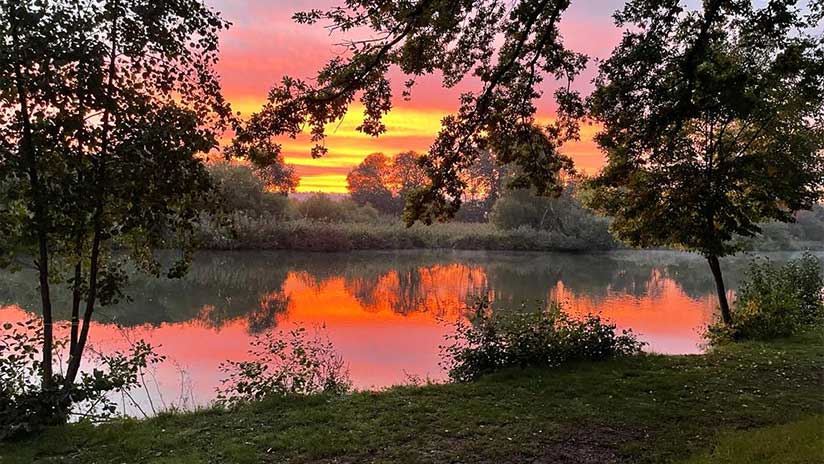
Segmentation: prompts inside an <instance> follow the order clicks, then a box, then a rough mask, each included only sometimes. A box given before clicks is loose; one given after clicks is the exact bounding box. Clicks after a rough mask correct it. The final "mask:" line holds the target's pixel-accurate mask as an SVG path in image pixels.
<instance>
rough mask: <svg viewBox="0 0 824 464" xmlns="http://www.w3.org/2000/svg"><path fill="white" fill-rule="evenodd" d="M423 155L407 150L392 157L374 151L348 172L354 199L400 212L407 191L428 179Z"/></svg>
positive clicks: (378, 208) (379, 207)
mask: <svg viewBox="0 0 824 464" xmlns="http://www.w3.org/2000/svg"><path fill="white" fill-rule="evenodd" d="M420 158H421V156H420V155H418V154H417V153H415V152H412V151H408V152H403V153H398V154H396V155H394V156H392V157H391V158H390V157H388V156H386V155H384V154H383V153H372V154H371V155H369V156H367V157H366V158H365V159H364V160H363V161H362V162H361V163H360V164H359V165H358V166H357V167H355V168H354V169H352V171H350V172H349V174H348V175H347V176H346V185H347V189H348V190H349V195H350V197H351V198H352V200H353V201H354V202H355V203H357V204H359V205H362V206H363V205H367V204H368V205H371V206H372V207H374V208H375V209H377V210H378V211H380V212H381V213H383V214H390V215H399V214H400V213H401V211H403V205H404V202H405V200H406V197H407V195H408V194H409V193H410V192H412V191H414V190H415V189H419V188H422V187H424V186H425V185H426V183H427V182H428V179H427V177H426V173H425V172H424V171H423V169H422V168H421V167H420V165H419V164H418V163H419V160H420Z"/></svg>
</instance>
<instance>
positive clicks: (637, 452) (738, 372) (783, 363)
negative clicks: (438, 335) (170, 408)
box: [0, 330, 824, 464]
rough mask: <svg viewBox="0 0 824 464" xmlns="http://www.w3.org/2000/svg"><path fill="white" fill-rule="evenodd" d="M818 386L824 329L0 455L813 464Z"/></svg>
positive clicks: (308, 403)
mask: <svg viewBox="0 0 824 464" xmlns="http://www.w3.org/2000/svg"><path fill="white" fill-rule="evenodd" d="M822 387H824V333H822V331H820V330H819V331H815V333H812V334H808V335H805V336H801V337H796V338H793V339H789V340H781V341H777V342H770V343H745V344H739V345H735V346H728V347H723V348H720V349H716V350H714V351H713V352H711V353H709V354H706V355H695V356H656V355H649V356H641V357H637V358H632V359H623V360H613V361H606V362H600V363H590V364H577V365H571V366H567V367H565V368H562V369H556V370H510V371H506V372H502V373H500V374H496V375H493V376H488V377H486V378H484V379H482V380H481V381H479V382H476V383H472V384H463V385H434V386H423V387H399V388H394V389H390V390H388V391H385V392H379V393H368V392H367V393H357V394H354V395H348V396H345V397H341V398H330V397H311V398H278V399H272V400H268V401H264V402H260V403H257V404H254V405H250V406H246V407H242V408H240V409H238V410H233V411H224V410H219V409H209V410H205V411H200V412H197V413H192V414H168V415H164V416H161V417H157V418H155V419H152V420H147V421H131V420H130V421H123V422H118V423H114V424H110V425H105V426H99V427H93V426H90V425H84V424H77V425H73V426H69V427H65V428H56V429H51V430H49V431H47V432H46V433H45V434H43V435H40V436H38V437H28V438H25V439H23V440H22V441H20V442H17V443H10V444H5V445H0V463H2V464H7V463H8V464H11V463H15V464H16V463H31V462H40V463H51V462H66V463H73V462H77V463H89V464H91V463H101V464H102V463H258V462H264V463H266V462H271V463H282V462H293V463H361V462H379V463H495V464H507V463H522V462H534V463H610V462H616V463H624V462H626V463H657V462H675V463H681V462H689V463H705V462H728V463H744V462H747V463H756V462H770V463H773V462H779V463H780V462H785V463H795V464H802V463H807V462H816V459H818V458H820V457H821V456H822V455H824V453H821V452H819V451H824V450H822V449H821V446H820V444H821V443H824V441H822V440H824V430H822V424H824V421H823V420H822V414H824V389H822ZM793 440H794V441H793ZM770 443H775V445H774V446H773V445H770ZM787 443H790V444H789V445H788V444H787ZM792 443H799V445H792ZM803 444H806V446H804V445H803ZM757 445H761V448H762V449H761V450H760V451H759V448H757ZM741 449H744V450H751V451H752V453H750V455H747V456H745V455H743V454H741V453H740V450H741ZM759 453H760V454H759ZM770 453H772V454H770ZM736 456H738V457H736ZM759 456H760V457H761V458H763V459H761V460H760V458H759ZM725 459H726V460H725ZM811 459H812V461H811ZM822 462H824V461H822Z"/></svg>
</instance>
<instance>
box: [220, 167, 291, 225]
mask: <svg viewBox="0 0 824 464" xmlns="http://www.w3.org/2000/svg"><path fill="white" fill-rule="evenodd" d="M208 169H209V175H210V176H211V178H212V181H213V182H214V184H215V187H216V188H217V193H218V197H219V200H220V206H221V208H222V209H223V210H224V211H225V212H227V213H235V212H244V213H246V214H250V215H254V216H261V215H272V216H276V217H284V216H286V214H287V207H288V199H287V197H286V195H285V194H283V193H278V192H270V191H268V190H267V187H266V181H265V180H264V179H263V178H262V177H261V176H260V175H259V174H258V173H257V171H255V169H254V168H253V167H251V166H248V165H245V164H233V163H229V162H225V161H224V162H218V163H212V164H209V165H208Z"/></svg>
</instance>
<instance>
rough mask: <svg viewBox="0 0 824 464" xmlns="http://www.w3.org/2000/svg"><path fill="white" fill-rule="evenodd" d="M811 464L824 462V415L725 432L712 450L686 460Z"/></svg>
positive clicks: (726, 463) (719, 463)
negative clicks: (758, 427) (784, 423)
mask: <svg viewBox="0 0 824 464" xmlns="http://www.w3.org/2000/svg"><path fill="white" fill-rule="evenodd" d="M761 462H768V463H771V464H807V463H820V462H824V416H813V417H810V418H808V419H804V420H800V421H796V422H792V423H790V424H786V425H777V426H773V427H766V428H763V429H756V430H746V431H738V432H731V433H727V434H724V435H723V436H722V437H721V439H720V441H719V443H718V444H717V446H716V447H715V449H714V450H713V451H712V453H704V454H702V455H701V456H698V457H695V458H693V459H690V460H688V461H685V462H684V464H755V463H761Z"/></svg>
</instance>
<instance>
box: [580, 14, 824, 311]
mask: <svg viewBox="0 0 824 464" xmlns="http://www.w3.org/2000/svg"><path fill="white" fill-rule="evenodd" d="M813 3H815V2H813ZM802 6H803V5H801V4H800V3H799V2H797V1H787V0H771V1H768V2H766V4H764V5H763V6H755V5H754V4H753V2H751V1H749V0H746V1H744V0H706V1H704V2H703V8H700V9H698V10H691V9H688V8H686V7H684V6H683V5H682V4H681V2H678V1H673V0H668V1H663V2H661V1H650V0H633V1H630V2H628V3H627V5H626V6H625V7H624V8H623V9H622V10H621V11H619V12H618V13H617V14H616V15H615V18H616V22H617V24H618V25H619V26H623V27H626V28H627V31H626V32H625V33H624V37H623V40H622V41H621V43H620V44H619V45H618V47H617V48H616V49H615V50H614V51H613V53H612V56H611V57H610V58H609V59H608V60H606V61H605V62H604V63H603V64H602V65H601V68H600V75H599V77H598V79H597V82H596V83H597V88H596V90H595V92H594V94H593V95H592V96H591V98H590V100H589V106H590V110H591V115H592V117H593V118H594V119H595V120H596V121H597V122H599V123H600V124H602V125H603V129H602V130H601V132H600V133H599V134H598V135H597V136H596V141H597V143H598V145H599V146H600V147H601V148H602V149H603V150H604V151H605V152H606V154H607V165H606V166H605V168H604V170H603V173H602V174H601V176H600V177H599V178H598V179H597V180H596V181H595V184H594V185H595V186H596V192H597V193H596V194H595V195H594V196H593V202H592V204H593V205H594V206H596V207H597V208H598V209H600V210H601V211H603V212H605V213H606V214H609V215H610V216H613V217H614V218H615V221H614V222H613V231H614V232H615V233H616V234H617V235H618V236H619V238H621V239H623V240H625V241H627V242H629V243H631V244H634V245H639V246H676V247H681V248H684V249H687V250H693V251H697V252H700V253H702V254H704V255H705V256H706V257H707V258H708V260H709V261H710V265H711V266H712V268H713V273H714V274H715V276H716V280H717V281H718V284H719V297H720V299H721V306H722V311H724V312H725V313H726V314H725V319H726V318H727V317H728V315H729V314H728V313H729V310H728V308H727V304H726V298H725V296H724V288H723V280H722V279H721V272H720V268H719V267H718V257H720V256H725V255H727V254H730V253H732V252H734V251H736V247H735V245H734V243H733V242H732V239H733V237H734V236H735V235H740V236H745V237H746V236H752V235H754V234H756V233H758V232H759V230H760V228H759V225H758V223H759V222H764V221H771V220H775V221H783V222H787V221H791V220H792V218H793V213H794V212H795V211H798V210H800V209H809V208H810V207H812V206H813V205H814V204H815V203H816V202H817V201H818V200H819V199H820V198H821V196H822V191H823V189H824V155H822V149H824V38H822V36H821V34H820V29H819V30H818V32H817V33H816V29H815V28H816V27H818V28H820V27H821V19H822V14H821V11H820V8H819V9H815V8H814V9H813V10H809V9H805V8H802ZM812 6H814V5H812ZM805 11H806V12H805ZM811 11H812V12H811Z"/></svg>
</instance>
